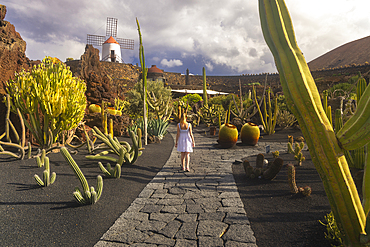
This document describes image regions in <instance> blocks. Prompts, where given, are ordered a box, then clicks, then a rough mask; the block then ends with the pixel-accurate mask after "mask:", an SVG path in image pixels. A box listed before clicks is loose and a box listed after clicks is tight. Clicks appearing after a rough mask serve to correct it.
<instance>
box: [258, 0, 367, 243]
mask: <svg viewBox="0 0 370 247" xmlns="http://www.w3.org/2000/svg"><path fill="white" fill-rule="evenodd" d="M259 11H260V19H261V26H262V31H263V35H264V38H265V41H266V43H267V44H268V46H269V48H270V50H271V51H272V53H273V55H274V58H275V63H276V66H277V68H278V71H279V75H280V81H281V84H282V88H283V92H284V95H285V97H286V99H287V103H288V106H289V108H290V110H292V112H293V114H294V116H295V117H296V118H297V120H298V123H299V126H300V127H301V129H302V133H303V135H304V137H305V140H306V143H307V145H308V148H309V150H310V154H311V157H312V161H313V163H314V164H315V167H316V169H317V170H318V173H319V174H320V177H321V179H322V181H323V184H324V187H325V191H326V194H327V196H328V199H329V202H330V204H331V208H332V210H333V214H334V217H335V219H336V221H337V223H338V227H339V229H340V230H341V231H342V233H343V236H344V239H343V240H344V244H345V245H347V246H363V245H362V244H361V243H360V234H363V233H364V230H365V228H364V227H365V222H366V216H365V213H364V210H363V208H362V205H361V201H360V198H359V196H358V193H357V190H356V187H355V184H354V182H353V179H352V177H351V174H350V171H349V168H348V164H347V161H346V159H345V157H344V155H343V152H342V149H341V147H340V146H339V142H338V140H337V138H338V139H339V141H340V142H341V143H342V147H345V146H346V148H347V149H348V148H349V147H350V146H351V144H352V146H353V147H357V145H360V144H362V143H361V140H358V139H357V138H356V135H358V134H364V133H366V129H365V128H363V127H365V124H364V122H361V121H360V122H361V123H359V125H358V126H355V127H357V128H358V131H354V132H352V133H351V134H353V135H354V138H349V137H343V135H342V140H341V138H340V135H338V134H337V136H336V135H335V134H334V131H333V129H332V126H331V124H330V121H329V119H328V118H327V116H326V114H325V111H324V109H323V107H322V104H321V100H320V95H319V92H318V90H317V88H316V84H315V81H314V80H313V78H312V75H311V73H310V70H309V68H308V65H307V63H306V61H305V58H304V57H303V54H302V52H301V50H300V49H299V47H298V45H297V43H296V39H295V34H294V29H293V25H292V21H291V19H290V16H289V12H288V9H287V7H286V5H285V2H284V1H283V0H259ZM367 90H368V91H369V92H368V93H369V94H370V88H369V87H368V88H367ZM364 94H365V95H366V90H365V92H364ZM362 98H364V97H362ZM367 98H368V99H367V100H370V97H367ZM367 100H364V102H363V103H362V104H363V105H361V100H360V102H359V107H358V108H360V113H359V114H358V116H357V117H360V116H363V117H365V119H364V121H365V122H366V120H367V119H366V117H367V114H369V115H370V111H369V109H368V107H367V111H366V110H364V109H366V106H365V105H366V104H365V103H366V102H367ZM361 108H362V109H361ZM355 115H356V113H355ZM355 115H354V116H355ZM347 123H348V121H347ZM347 123H346V124H347ZM351 124H353V123H349V127H352V125H351ZM361 128H363V129H361ZM350 129H351V128H347V129H345V130H346V131H348V130H350ZM368 131H370V128H368ZM342 134H344V133H342ZM367 136H368V138H370V135H369V134H368V135H367ZM348 139H350V140H348ZM364 139H366V138H364ZM362 141H364V140H362ZM352 142H355V143H352ZM364 142H365V143H366V141H364ZM343 144H345V145H343ZM362 146H363V145H362ZM369 225H370V224H369ZM363 235H364V234H363ZM365 237H366V236H365Z"/></svg>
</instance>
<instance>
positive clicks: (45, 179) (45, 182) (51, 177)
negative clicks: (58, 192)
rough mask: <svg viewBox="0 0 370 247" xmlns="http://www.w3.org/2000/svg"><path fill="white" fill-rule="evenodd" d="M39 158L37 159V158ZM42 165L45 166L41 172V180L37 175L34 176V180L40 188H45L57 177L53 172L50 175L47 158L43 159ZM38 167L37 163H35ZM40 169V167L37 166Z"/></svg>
mask: <svg viewBox="0 0 370 247" xmlns="http://www.w3.org/2000/svg"><path fill="white" fill-rule="evenodd" d="M37 158H39V157H37ZM43 163H44V164H43V165H45V170H44V172H43V174H42V175H43V179H41V178H40V177H39V176H38V175H37V174H35V175H34V178H35V180H36V182H37V184H38V185H40V186H41V187H47V186H49V185H51V184H53V183H54V182H55V179H56V177H57V174H56V173H55V172H53V173H51V174H50V165H49V158H48V157H46V156H45V157H43ZM37 164H38V165H39V163H38V162H37ZM39 167H40V166H39Z"/></svg>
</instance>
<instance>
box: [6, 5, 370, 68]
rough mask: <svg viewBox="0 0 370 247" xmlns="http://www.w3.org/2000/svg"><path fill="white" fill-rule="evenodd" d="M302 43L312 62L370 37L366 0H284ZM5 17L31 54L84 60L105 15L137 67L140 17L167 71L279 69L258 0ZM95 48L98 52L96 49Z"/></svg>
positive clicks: (30, 8)
mask: <svg viewBox="0 0 370 247" xmlns="http://www.w3.org/2000/svg"><path fill="white" fill-rule="evenodd" d="M285 1H286V4H287V5H288V8H289V11H290V13H291V16H292V19H293V24H294V27H295V31H296V36H297V41H298V45H299V46H300V48H301V50H302V51H303V53H304V55H305V57H306V60H307V61H308V62H309V61H311V60H313V59H315V58H316V57H318V56H320V55H322V54H324V53H326V52H328V51H330V50H332V49H334V48H336V47H338V46H340V45H342V44H345V43H347V42H350V41H353V40H356V39H359V38H363V37H366V36H369V35H370V17H369V16H370V15H369V9H370V8H369V7H370V2H369V1H368V0H310V1H307V0H285ZM1 4H4V5H6V6H7V15H6V17H5V20H7V21H9V22H10V23H12V24H14V25H15V27H16V31H18V32H19V33H20V34H21V36H22V38H23V39H24V40H25V41H26V42H27V50H26V55H27V56H28V57H29V58H30V59H32V60H37V59H40V60H41V59H42V58H44V57H45V56H53V57H58V58H59V59H61V60H62V61H65V60H66V58H68V57H72V58H75V59H79V58H80V56H81V55H82V54H83V53H84V49H85V45H86V37H87V34H96V35H103V36H104V35H105V31H106V30H105V29H106V21H107V17H114V18H117V19H118V30H117V31H118V34H117V37H119V38H127V39H133V40H134V42H135V49H134V50H122V57H123V60H124V62H125V63H132V64H136V63H138V62H139V61H138V53H139V52H138V42H139V41H138V32H137V26H136V20H135V18H136V17H137V18H138V20H139V22H140V26H141V32H142V35H143V43H144V49H145V57H146V65H147V67H150V66H151V65H153V64H155V65H157V67H159V68H160V69H163V70H165V71H168V72H179V73H185V71H186V69H187V68H189V71H190V73H192V74H201V73H202V67H206V70H207V75H240V74H255V73H261V72H275V71H276V69H275V65H274V61H273V57H272V55H271V53H270V51H269V49H268V47H267V46H266V44H265V41H264V39H263V36H262V31H261V27H260V22H259V16H258V1H257V0H227V1H226V0H223V1H221V0H207V1H205V0H203V1H198V0H185V1H174V0H172V1H171V0H151V1H149V0H125V1H123V0H104V1H103V0H77V1H76V0H3V1H2V2H1ZM97 48H98V47H97Z"/></svg>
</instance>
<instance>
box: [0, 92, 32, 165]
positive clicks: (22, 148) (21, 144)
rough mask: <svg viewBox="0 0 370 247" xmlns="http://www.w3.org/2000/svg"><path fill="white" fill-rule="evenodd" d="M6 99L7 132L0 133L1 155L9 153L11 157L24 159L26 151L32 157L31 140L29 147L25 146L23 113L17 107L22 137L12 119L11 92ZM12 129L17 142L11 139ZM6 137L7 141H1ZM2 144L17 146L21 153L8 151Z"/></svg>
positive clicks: (28, 156)
mask: <svg viewBox="0 0 370 247" xmlns="http://www.w3.org/2000/svg"><path fill="white" fill-rule="evenodd" d="M4 101H5V104H6V106H7V112H6V116H5V132H4V133H3V134H2V135H0V155H7V156H11V157H14V158H17V159H21V160H23V159H24V158H25V157H26V152H27V158H28V159H30V158H31V154H32V153H31V152H32V147H31V143H30V142H28V145H27V147H26V146H25V143H26V130H25V126H24V121H23V117H22V114H21V112H20V110H19V109H18V108H17V109H16V111H17V114H18V117H19V123H20V125H21V128H22V136H21V137H20V136H19V134H18V132H17V130H16V129H15V127H14V125H13V123H12V121H11V120H10V112H11V102H10V96H9V94H6V96H4ZM10 129H11V130H12V132H13V134H14V136H15V138H16V142H17V143H13V142H12V141H11V139H10ZM4 137H5V141H1V140H2V139H3V138H4ZM1 145H4V146H8V147H11V148H13V149H14V148H16V149H17V150H19V154H17V153H14V152H11V151H6V150H5V149H4V148H3V147H2V146H1Z"/></svg>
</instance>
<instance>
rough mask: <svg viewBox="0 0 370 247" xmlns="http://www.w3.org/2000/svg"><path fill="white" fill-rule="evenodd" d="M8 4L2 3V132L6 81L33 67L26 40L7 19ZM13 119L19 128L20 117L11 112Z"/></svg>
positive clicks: (0, 6)
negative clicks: (27, 54)
mask: <svg viewBox="0 0 370 247" xmlns="http://www.w3.org/2000/svg"><path fill="white" fill-rule="evenodd" d="M5 15H6V6H4V5H0V75H1V76H0V134H2V133H3V132H4V130H5V128H4V125H5V115H6V107H5V105H4V104H3V103H2V101H3V97H4V95H5V93H6V90H5V83H6V82H7V81H9V80H10V79H14V74H15V72H20V71H22V69H25V70H28V69H29V68H30V67H31V62H30V60H29V59H28V58H27V57H26V54H25V51H26V42H25V41H24V40H23V39H22V37H21V35H20V34H19V33H18V32H16V31H15V27H14V26H13V25H12V24H10V23H9V22H8V21H5V20H4V18H5ZM11 115H12V116H11V120H12V122H13V123H14V124H15V125H16V128H17V129H19V126H18V125H19V124H17V123H18V122H19V120H18V118H17V117H15V116H14V115H13V114H11Z"/></svg>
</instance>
